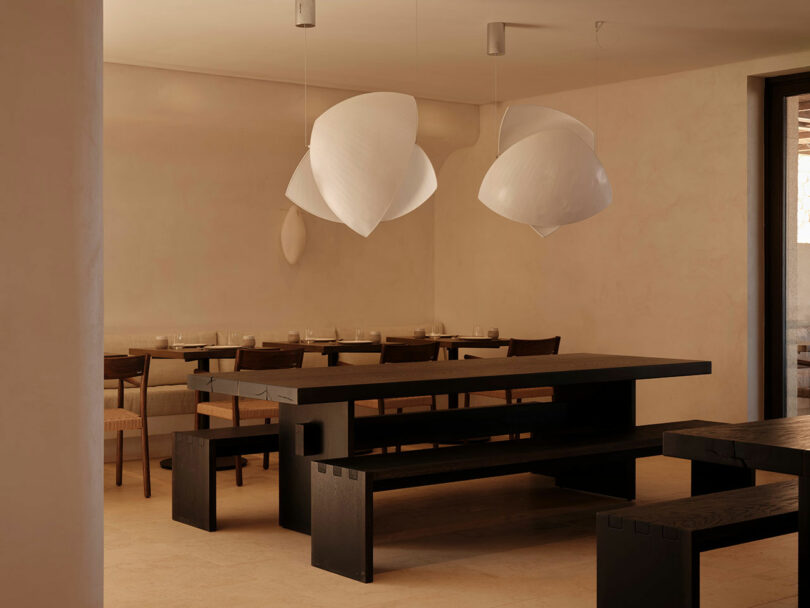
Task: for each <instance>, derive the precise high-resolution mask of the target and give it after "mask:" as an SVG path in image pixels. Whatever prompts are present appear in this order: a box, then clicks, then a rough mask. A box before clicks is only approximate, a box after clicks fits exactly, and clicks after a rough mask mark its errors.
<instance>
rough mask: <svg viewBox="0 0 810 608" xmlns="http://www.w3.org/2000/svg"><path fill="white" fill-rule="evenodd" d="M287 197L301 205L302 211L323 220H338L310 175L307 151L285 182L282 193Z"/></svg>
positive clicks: (310, 167) (310, 169) (310, 166)
mask: <svg viewBox="0 0 810 608" xmlns="http://www.w3.org/2000/svg"><path fill="white" fill-rule="evenodd" d="M284 194H285V195H286V196H287V198H288V199H290V200H291V201H292V202H294V203H295V204H296V205H298V206H299V207H301V209H303V210H304V211H307V212H309V213H311V214H312V215H315V216H317V217H319V218H321V219H323V220H329V221H330V222H338V223H339V222H340V218H339V217H338V216H336V215H335V214H334V213H333V212H332V210H331V209H330V208H329V205H327V204H326V201H325V200H323V197H322V196H321V193H320V191H319V190H318V185H317V184H316V183H315V178H314V177H312V165H311V164H310V161H309V152H307V153H306V154H304V158H302V159H301V162H299V163H298V166H297V167H296V168H295V172H294V173H293V175H292V177H291V178H290V183H289V184H287V192H285V193H284Z"/></svg>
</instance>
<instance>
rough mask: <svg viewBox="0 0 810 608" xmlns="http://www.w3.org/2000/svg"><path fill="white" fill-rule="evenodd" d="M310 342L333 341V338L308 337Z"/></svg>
mask: <svg viewBox="0 0 810 608" xmlns="http://www.w3.org/2000/svg"><path fill="white" fill-rule="evenodd" d="M309 341H310V342H334V341H335V339H334V338H310V340H309Z"/></svg>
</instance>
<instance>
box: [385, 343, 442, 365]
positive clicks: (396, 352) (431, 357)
mask: <svg viewBox="0 0 810 608" xmlns="http://www.w3.org/2000/svg"><path fill="white" fill-rule="evenodd" d="M438 358H439V343H438V342H434V341H433V340H423V341H422V342H417V341H416V340H414V341H413V342H410V341H409V342H386V343H385V344H383V345H382V350H381V351H380V363H412V362H415V361H436V360H437V359H438Z"/></svg>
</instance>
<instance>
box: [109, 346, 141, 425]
mask: <svg viewBox="0 0 810 608" xmlns="http://www.w3.org/2000/svg"><path fill="white" fill-rule="evenodd" d="M150 361H151V358H150V357H149V355H134V356H123V357H104V379H105V380H118V407H124V380H130V381H132V379H133V378H139V377H140V378H141V381H140V388H141V416H142V417H143V418H146V388H147V386H148V384H149V362H150Z"/></svg>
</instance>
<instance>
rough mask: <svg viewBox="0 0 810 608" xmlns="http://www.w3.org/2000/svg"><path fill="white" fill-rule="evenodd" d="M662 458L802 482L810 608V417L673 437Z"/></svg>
mask: <svg viewBox="0 0 810 608" xmlns="http://www.w3.org/2000/svg"><path fill="white" fill-rule="evenodd" d="M663 452H664V455H665V456H674V457H677V458H687V459H689V460H692V461H698V462H706V463H712V464H719V465H728V466H733V467H742V468H748V469H752V470H756V469H761V470H763V471H774V472H776V473H785V474H787V475H796V476H797V477H798V478H799V606H800V607H802V608H810V416H797V417H795V418H778V419H774V420H764V421H756V422H743V423H739V424H727V425H722V426H715V427H703V428H696V429H689V430H683V431H668V432H666V433H664V450H663Z"/></svg>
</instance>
